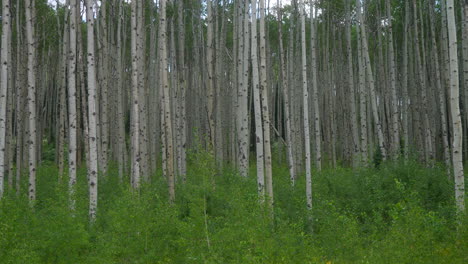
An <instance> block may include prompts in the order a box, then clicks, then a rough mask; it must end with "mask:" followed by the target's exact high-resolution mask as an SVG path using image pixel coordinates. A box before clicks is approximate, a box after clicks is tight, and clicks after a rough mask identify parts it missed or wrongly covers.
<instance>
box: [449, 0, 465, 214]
mask: <svg viewBox="0 0 468 264" xmlns="http://www.w3.org/2000/svg"><path fill="white" fill-rule="evenodd" d="M447 28H448V41H449V57H450V113H451V116H452V129H453V131H452V134H453V141H452V165H453V173H454V178H455V201H456V205H457V210H458V212H459V213H460V214H462V213H464V212H465V177H464V175H463V159H462V141H463V138H462V137H463V135H462V123H461V115H460V105H459V100H460V97H459V79H458V78H459V75H458V47H457V31H456V30H457V28H456V26H455V14H454V4H453V0H447Z"/></svg>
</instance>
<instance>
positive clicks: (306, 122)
mask: <svg viewBox="0 0 468 264" xmlns="http://www.w3.org/2000/svg"><path fill="white" fill-rule="evenodd" d="M300 5H301V6H300V12H301V48H302V93H303V105H302V107H303V115H304V116H303V117H304V120H303V121H304V124H303V125H304V144H305V167H306V197H307V209H309V210H312V172H311V164H310V132H309V91H308V89H307V61H306V58H307V53H306V32H305V31H306V28H305V17H306V11H305V4H304V0H301V1H300Z"/></svg>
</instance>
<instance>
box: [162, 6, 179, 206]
mask: <svg viewBox="0 0 468 264" xmlns="http://www.w3.org/2000/svg"><path fill="white" fill-rule="evenodd" d="M160 12H161V13H160V18H159V23H160V27H161V28H160V35H159V38H160V41H161V42H160V47H159V51H160V54H161V58H160V59H161V62H162V74H161V85H162V91H163V99H162V100H163V106H162V108H163V112H162V114H163V117H162V118H163V122H164V126H163V130H164V135H165V138H164V139H163V140H164V141H165V146H166V153H167V154H166V157H167V158H166V160H165V161H166V162H165V163H166V166H165V168H166V176H167V181H168V190H169V202H171V203H173V202H174V201H175V177H174V147H173V144H172V135H173V133H172V115H171V96H170V90H169V83H168V70H169V69H168V58H167V34H166V28H167V26H166V25H167V22H166V0H161V1H160Z"/></svg>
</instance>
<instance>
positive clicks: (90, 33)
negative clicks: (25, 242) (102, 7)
mask: <svg viewBox="0 0 468 264" xmlns="http://www.w3.org/2000/svg"><path fill="white" fill-rule="evenodd" d="M86 21H87V25H86V26H87V43H88V45H87V47H88V50H87V54H88V55H87V57H88V121H89V133H88V137H89V138H88V141H89V143H88V144H89V164H88V167H89V168H88V172H89V175H88V181H89V217H90V221H91V222H93V221H94V220H95V219H96V212H97V202H98V200H97V198H98V192H97V191H98V189H97V186H98V164H97V162H98V153H97V147H98V146H97V145H98V142H97V140H98V139H97V120H96V119H97V117H96V114H97V108H96V107H97V104H96V85H97V84H96V65H95V60H94V58H95V56H94V1H92V0H86Z"/></svg>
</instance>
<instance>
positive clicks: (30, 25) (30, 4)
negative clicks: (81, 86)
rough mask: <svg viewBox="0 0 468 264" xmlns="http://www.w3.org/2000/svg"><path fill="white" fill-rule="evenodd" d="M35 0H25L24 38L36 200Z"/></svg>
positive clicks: (32, 197)
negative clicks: (26, 45) (26, 47)
mask: <svg viewBox="0 0 468 264" xmlns="http://www.w3.org/2000/svg"><path fill="white" fill-rule="evenodd" d="M34 3H35V1H31V0H26V38H27V43H28V98H27V100H28V125H29V130H28V140H29V146H28V156H29V188H28V197H29V200H30V201H34V200H36V163H37V161H36V140H37V135H36V69H35V60H36V42H35V36H34V24H35V22H34V21H33V18H34V15H33V14H34V12H35V5H34Z"/></svg>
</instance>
